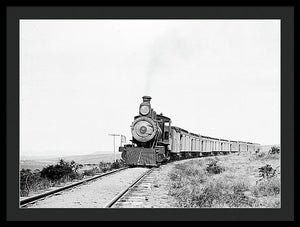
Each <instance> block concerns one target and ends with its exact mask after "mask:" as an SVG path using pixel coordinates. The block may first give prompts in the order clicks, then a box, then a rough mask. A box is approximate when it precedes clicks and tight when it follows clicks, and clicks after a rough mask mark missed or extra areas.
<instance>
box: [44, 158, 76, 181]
mask: <svg viewBox="0 0 300 227" xmlns="http://www.w3.org/2000/svg"><path fill="white" fill-rule="evenodd" d="M78 168H79V165H78V164H76V163H75V162H74V161H71V162H66V161H64V160H63V159H60V160H59V162H58V163H57V164H56V165H50V166H47V167H44V168H43V169H42V171H41V177H43V178H47V179H49V180H52V181H58V180H60V179H62V178H63V177H64V178H67V179H71V180H73V179H77V178H79V177H80V174H79V173H77V170H78Z"/></svg>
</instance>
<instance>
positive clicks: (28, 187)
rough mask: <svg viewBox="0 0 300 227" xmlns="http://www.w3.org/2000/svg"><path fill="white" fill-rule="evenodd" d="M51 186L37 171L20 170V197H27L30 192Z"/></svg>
mask: <svg viewBox="0 0 300 227" xmlns="http://www.w3.org/2000/svg"><path fill="white" fill-rule="evenodd" d="M50 186H51V182H50V181H49V180H48V179H44V178H42V177H41V173H40V171H39V170H35V171H33V172H32V171H31V170H30V169H22V170H21V171H20V196H28V195H29V193H30V191H36V190H41V189H45V188H48V187H50Z"/></svg>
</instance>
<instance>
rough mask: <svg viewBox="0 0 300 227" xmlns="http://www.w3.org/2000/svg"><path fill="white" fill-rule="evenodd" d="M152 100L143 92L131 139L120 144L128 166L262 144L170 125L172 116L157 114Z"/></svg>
mask: <svg viewBox="0 0 300 227" xmlns="http://www.w3.org/2000/svg"><path fill="white" fill-rule="evenodd" d="M150 100H151V97H150V96H143V102H142V103H141V104H140V107H139V115H137V116H135V117H134V121H133V122H132V125H131V134H132V140H130V141H131V142H132V143H131V144H125V145H124V146H120V147H119V151H120V152H122V159H123V160H124V161H125V163H126V164H127V165H129V166H158V165H160V164H161V163H163V162H165V161H168V160H173V159H177V158H188V157H199V156H206V155H211V154H212V155H217V154H219V153H224V154H226V153H229V152H243V151H256V150H257V149H258V148H259V144H254V143H248V142H242V141H229V140H224V139H217V138H213V137H208V136H202V135H198V134H194V133H191V132H188V131H187V130H184V129H182V128H179V127H175V126H171V119H170V118H168V117H166V116H164V115H162V114H157V113H156V112H155V111H154V110H153V109H152V108H151V104H150Z"/></svg>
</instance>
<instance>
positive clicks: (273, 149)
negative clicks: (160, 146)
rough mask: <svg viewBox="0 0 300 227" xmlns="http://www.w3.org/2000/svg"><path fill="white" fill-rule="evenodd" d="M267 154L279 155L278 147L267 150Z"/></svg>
mask: <svg viewBox="0 0 300 227" xmlns="http://www.w3.org/2000/svg"><path fill="white" fill-rule="evenodd" d="M269 154H280V147H278V146H273V147H271V149H270V150H269Z"/></svg>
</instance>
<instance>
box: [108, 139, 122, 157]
mask: <svg viewBox="0 0 300 227" xmlns="http://www.w3.org/2000/svg"><path fill="white" fill-rule="evenodd" d="M108 135H109V136H113V137H114V155H115V162H116V161H117V159H116V149H115V138H116V136H120V135H118V134H108Z"/></svg>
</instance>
